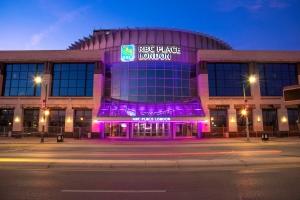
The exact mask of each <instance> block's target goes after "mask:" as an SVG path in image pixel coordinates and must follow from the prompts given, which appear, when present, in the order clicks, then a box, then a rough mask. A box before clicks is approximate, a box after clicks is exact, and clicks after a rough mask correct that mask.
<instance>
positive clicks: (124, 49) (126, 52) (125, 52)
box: [121, 44, 135, 62]
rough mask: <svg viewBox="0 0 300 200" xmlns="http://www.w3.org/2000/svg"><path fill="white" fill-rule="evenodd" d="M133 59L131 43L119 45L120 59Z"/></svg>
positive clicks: (133, 50)
mask: <svg viewBox="0 0 300 200" xmlns="http://www.w3.org/2000/svg"><path fill="white" fill-rule="evenodd" d="M134 59H135V46H134V45H133V44H130V45H122V46H121V61H122V62H130V61H134Z"/></svg>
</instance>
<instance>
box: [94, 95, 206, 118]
mask: <svg viewBox="0 0 300 200" xmlns="http://www.w3.org/2000/svg"><path fill="white" fill-rule="evenodd" d="M203 116H204V112H203V110H202V106H201V102H200V99H191V100H188V101H181V102H172V103H139V102H127V101H122V100H116V99H103V101H102V103H101V107H100V109H99V112H98V117H203Z"/></svg>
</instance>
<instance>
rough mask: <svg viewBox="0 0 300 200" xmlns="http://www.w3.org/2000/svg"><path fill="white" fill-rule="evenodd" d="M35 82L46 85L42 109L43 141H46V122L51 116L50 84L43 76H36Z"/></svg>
mask: <svg viewBox="0 0 300 200" xmlns="http://www.w3.org/2000/svg"><path fill="white" fill-rule="evenodd" d="M33 81H34V83H35V84H36V85H38V84H41V86H42V87H45V96H44V99H43V101H42V106H41V108H42V111H43V114H42V115H43V116H42V120H41V122H42V124H43V126H42V133H41V143H44V133H45V123H46V117H47V116H49V114H50V111H49V110H48V109H47V95H48V84H47V83H45V82H44V81H43V78H42V77H41V76H35V77H34V79H33Z"/></svg>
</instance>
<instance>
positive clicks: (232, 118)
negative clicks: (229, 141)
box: [228, 107, 237, 133]
mask: <svg viewBox="0 0 300 200" xmlns="http://www.w3.org/2000/svg"><path fill="white" fill-rule="evenodd" d="M228 120H229V122H228V124H229V132H231V133H236V132H237V120H236V109H234V108H233V107H230V108H229V109H228Z"/></svg>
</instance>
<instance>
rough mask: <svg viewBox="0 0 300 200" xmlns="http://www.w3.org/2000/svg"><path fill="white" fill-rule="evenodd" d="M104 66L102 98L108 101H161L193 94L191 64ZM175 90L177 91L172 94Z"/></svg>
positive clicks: (139, 63)
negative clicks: (103, 93)
mask: <svg viewBox="0 0 300 200" xmlns="http://www.w3.org/2000/svg"><path fill="white" fill-rule="evenodd" d="M105 67H106V70H105V71H106V73H105V96H106V97H109V98H114V99H121V100H130V101H137V102H165V101H173V100H174V99H176V100H178V99H182V100H184V99H189V98H191V97H195V96H196V95H197V93H195V91H197V89H196V88H197V81H196V76H195V72H196V66H195V65H193V64H188V63H179V62H172V63H171V62H160V61H156V62H152V61H151V62H150V61H139V62H130V63H112V64H107V65H106V66H105ZM192 72H193V73H192ZM175 87H176V88H177V91H180V92H174V88H175ZM181 90H184V92H181ZM137 91H138V92H137ZM156 96H158V97H157V98H156ZM133 99H134V100H133Z"/></svg>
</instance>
